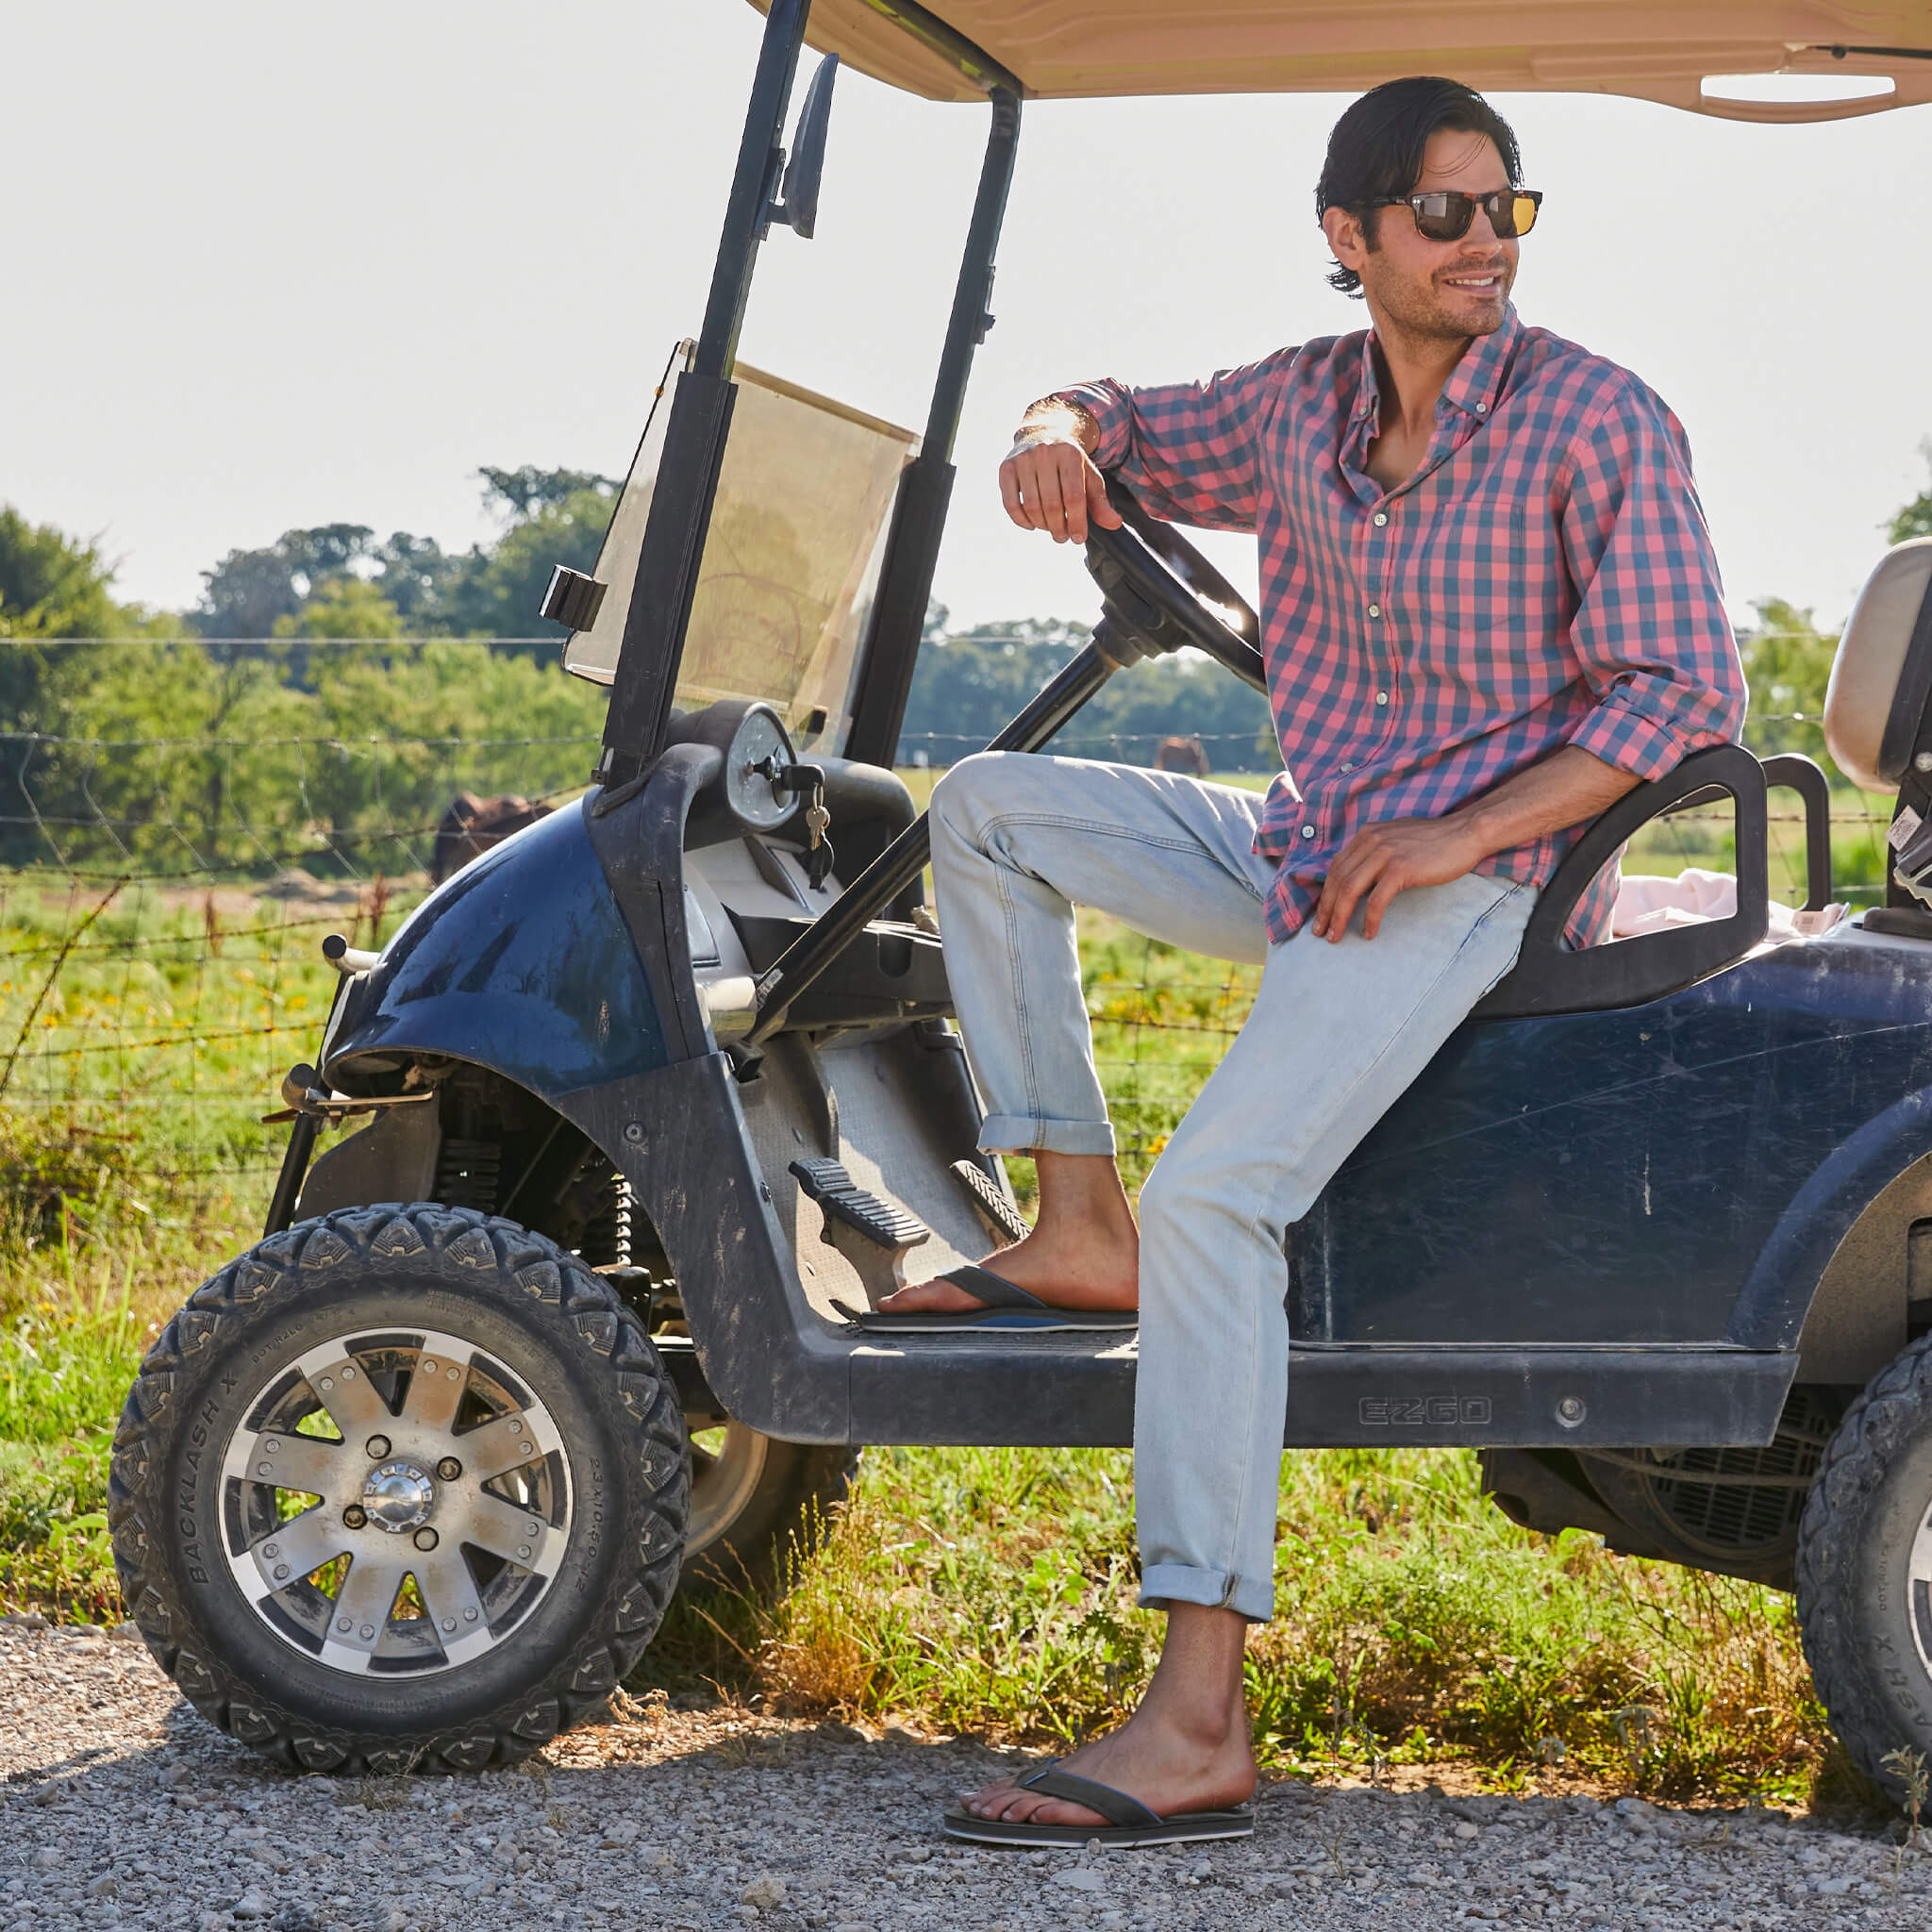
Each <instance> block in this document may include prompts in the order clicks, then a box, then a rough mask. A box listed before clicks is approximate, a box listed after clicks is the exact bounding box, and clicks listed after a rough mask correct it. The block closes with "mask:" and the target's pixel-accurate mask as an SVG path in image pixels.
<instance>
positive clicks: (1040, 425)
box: [1000, 402, 1121, 543]
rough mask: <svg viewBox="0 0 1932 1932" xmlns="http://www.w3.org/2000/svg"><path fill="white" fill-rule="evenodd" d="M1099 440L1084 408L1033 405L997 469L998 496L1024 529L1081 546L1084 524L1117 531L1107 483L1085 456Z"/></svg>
mask: <svg viewBox="0 0 1932 1932" xmlns="http://www.w3.org/2000/svg"><path fill="white" fill-rule="evenodd" d="M1097 435H1098V431H1097V429H1096V428H1095V425H1094V423H1093V419H1092V418H1091V416H1089V415H1088V414H1087V413H1086V411H1085V410H1084V409H1081V410H1076V409H1073V408H1069V407H1068V406H1067V405H1066V404H1064V403H1058V402H1048V403H1036V404H1034V406H1033V408H1031V409H1030V410H1028V411H1027V416H1026V421H1025V422H1024V423H1023V424H1022V425H1020V431H1019V434H1018V435H1017V436H1015V437H1014V439H1013V446H1012V448H1011V449H1010V450H1008V452H1007V458H1006V460H1005V461H1004V462H1003V463H1001V465H1000V496H1001V498H1002V500H1003V501H1004V502H1005V504H1006V506H1007V514H1008V516H1009V517H1011V518H1012V520H1013V521H1014V522H1015V523H1016V524H1018V525H1019V526H1020V527H1021V528H1022V529H1023V530H1044V531H1045V532H1046V533H1047V535H1048V536H1049V537H1051V538H1052V539H1053V541H1055V542H1056V543H1067V542H1073V543H1084V542H1086V541H1087V525H1088V522H1089V519H1090V518H1091V521H1092V522H1094V523H1096V524H1098V525H1100V527H1101V528H1102V529H1103V530H1117V529H1119V528H1120V526H1121V518H1120V512H1119V511H1118V510H1116V509H1115V508H1114V507H1113V505H1112V504H1110V503H1109V502H1108V500H1107V483H1106V480H1105V479H1104V478H1103V477H1102V475H1101V474H1100V472H1099V471H1098V470H1096V469H1095V468H1094V467H1093V463H1092V459H1091V456H1090V455H1089V451H1091V449H1092V448H1093V447H1094V443H1093V441H1092V439H1093V438H1094V437H1096V436H1097Z"/></svg>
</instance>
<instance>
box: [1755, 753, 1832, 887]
mask: <svg viewBox="0 0 1932 1932" xmlns="http://www.w3.org/2000/svg"><path fill="white" fill-rule="evenodd" d="M1764 782H1765V783H1766V784H1767V785H1768V786H1769V787H1770V788H1771V789H1772V790H1773V791H1795V792H1796V793H1797V794H1798V796H1799V798H1800V799H1802V800H1803V801H1804V806H1805V910H1806V911H1807V912H1823V911H1824V908H1826V907H1827V906H1829V905H1830V904H1831V783H1830V780H1828V779H1827V778H1826V777H1825V775H1824V766H1823V765H1820V764H1818V763H1817V762H1816V761H1815V760H1813V759H1811V758H1806V757H1805V756H1804V755H1803V754H1802V753H1800V752H1795V751H1783V752H1779V753H1778V754H1777V756H1776V757H1775V758H1766V759H1765V760H1764Z"/></svg>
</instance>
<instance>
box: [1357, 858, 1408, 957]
mask: <svg viewBox="0 0 1932 1932" xmlns="http://www.w3.org/2000/svg"><path fill="white" fill-rule="evenodd" d="M1402 884H1403V881H1402V876H1401V874H1399V873H1398V872H1397V871H1396V870H1395V868H1394V867H1393V866H1391V868H1390V869H1389V870H1388V871H1387V872H1385V873H1384V874H1382V876H1381V877H1380V878H1379V879H1377V880H1376V881H1375V890H1374V891H1373V892H1371V893H1370V894H1369V896H1368V902H1367V903H1366V904H1365V905H1364V906H1363V908H1362V937H1363V939H1365V940H1372V939H1374V937H1375V935H1376V934H1377V933H1378V932H1380V931H1381V929H1382V915H1383V913H1385V912H1386V911H1388V909H1389V907H1390V904H1391V901H1392V900H1393V899H1394V897H1395V895H1396V893H1397V892H1399V891H1401V890H1402Z"/></svg>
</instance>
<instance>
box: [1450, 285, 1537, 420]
mask: <svg viewBox="0 0 1932 1932" xmlns="http://www.w3.org/2000/svg"><path fill="white" fill-rule="evenodd" d="M1522 334H1523V325H1522V324H1521V323H1520V322H1518V321H1517V319H1516V305H1515V304H1514V303H1513V302H1512V303H1509V304H1508V305H1507V307H1506V308H1504V310H1503V325H1502V327H1501V328H1499V329H1497V330H1496V332H1495V333H1494V334H1493V335H1487V336H1478V337H1477V338H1476V339H1475V341H1473V342H1471V343H1470V345H1469V347H1468V349H1467V350H1466V351H1464V353H1463V358H1462V360H1461V361H1460V362H1458V363H1457V365H1456V371H1455V374H1454V375H1451V376H1450V378H1449V380H1448V381H1447V382H1445V383H1444V384H1443V385H1442V400H1443V401H1444V402H1445V403H1448V404H1450V405H1451V406H1452V407H1453V408H1457V409H1460V410H1461V411H1462V412H1463V413H1464V414H1465V415H1469V416H1474V417H1477V418H1479V419H1483V420H1487V418H1488V416H1489V414H1490V411H1491V409H1493V408H1495V406H1496V402H1497V399H1498V397H1499V396H1500V394H1501V393H1502V389H1503V377H1504V375H1506V373H1507V370H1508V368H1509V361H1510V358H1511V357H1513V356H1514V355H1515V353H1516V343H1517V341H1518V339H1519V338H1520V337H1521V336H1522Z"/></svg>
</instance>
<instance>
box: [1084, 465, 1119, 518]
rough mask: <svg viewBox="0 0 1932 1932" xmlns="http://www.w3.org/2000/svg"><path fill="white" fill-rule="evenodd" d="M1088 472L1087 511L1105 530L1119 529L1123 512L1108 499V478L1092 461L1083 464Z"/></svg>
mask: <svg viewBox="0 0 1932 1932" xmlns="http://www.w3.org/2000/svg"><path fill="white" fill-rule="evenodd" d="M1083 467H1084V468H1085V470H1086V472H1087V513H1088V515H1089V516H1091V518H1092V519H1093V521H1094V522H1095V523H1096V524H1098V525H1100V527H1101V528H1102V529H1103V530H1118V529H1119V528H1120V526H1121V513H1120V511H1119V510H1117V509H1116V508H1114V507H1113V505H1112V504H1110V503H1109V502H1108V500H1107V478H1106V477H1105V476H1103V475H1101V474H1100V472H1099V471H1098V470H1096V469H1095V468H1094V467H1093V465H1092V464H1091V463H1087V464H1085V465H1083Z"/></svg>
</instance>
